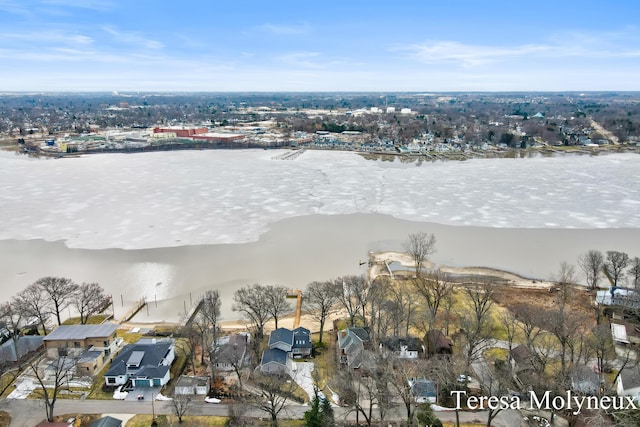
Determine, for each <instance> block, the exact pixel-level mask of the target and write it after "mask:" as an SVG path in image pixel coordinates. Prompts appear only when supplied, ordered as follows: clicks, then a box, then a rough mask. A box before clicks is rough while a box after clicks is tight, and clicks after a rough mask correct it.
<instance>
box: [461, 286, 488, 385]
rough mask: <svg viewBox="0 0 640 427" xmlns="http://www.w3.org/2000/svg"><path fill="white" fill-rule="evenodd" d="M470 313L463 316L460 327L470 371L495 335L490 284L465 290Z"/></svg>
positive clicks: (467, 368)
mask: <svg viewBox="0 0 640 427" xmlns="http://www.w3.org/2000/svg"><path fill="white" fill-rule="evenodd" d="M465 295H466V299H467V304H468V307H469V311H468V312H467V313H464V314H463V315H462V318H461V321H460V326H461V330H462V335H463V336H464V337H465V341H466V342H465V345H466V348H465V356H464V357H465V364H466V370H467V372H468V371H469V369H470V367H471V364H472V363H473V362H475V361H476V360H478V359H479V358H480V357H481V355H482V351H483V350H484V349H485V347H486V345H487V343H488V342H489V341H490V340H491V337H492V335H493V329H494V328H493V324H492V322H491V308H492V306H493V300H492V296H493V287H492V286H491V284H489V283H481V284H476V285H470V286H468V287H467V288H466V289H465Z"/></svg>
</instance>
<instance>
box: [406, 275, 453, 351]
mask: <svg viewBox="0 0 640 427" xmlns="http://www.w3.org/2000/svg"><path fill="white" fill-rule="evenodd" d="M413 286H414V289H415V290H416V291H417V292H418V294H419V295H420V296H421V297H422V299H423V301H424V303H425V308H426V310H427V312H426V315H427V318H426V327H427V330H426V331H425V333H428V332H429V331H430V330H432V329H433V326H434V324H435V322H436V320H437V317H438V310H440V305H441V304H442V302H443V301H444V299H445V298H446V296H447V295H449V294H451V292H452V290H453V284H452V282H451V279H450V278H449V275H448V274H447V273H444V272H443V271H441V270H433V271H430V272H429V273H428V274H426V275H423V276H418V277H416V278H415V279H414V280H413ZM430 350H431V349H429V351H430Z"/></svg>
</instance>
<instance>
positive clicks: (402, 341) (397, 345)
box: [382, 337, 421, 351]
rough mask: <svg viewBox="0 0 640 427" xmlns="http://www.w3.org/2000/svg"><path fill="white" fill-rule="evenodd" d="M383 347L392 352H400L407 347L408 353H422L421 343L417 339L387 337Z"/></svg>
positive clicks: (383, 341)
mask: <svg viewBox="0 0 640 427" xmlns="http://www.w3.org/2000/svg"><path fill="white" fill-rule="evenodd" d="M382 345H383V346H384V347H385V348H387V349H388V350H390V351H400V350H401V348H402V346H405V345H406V346H407V350H408V351H420V350H421V347H420V342H419V341H418V338H416V337H385V338H383V339H382Z"/></svg>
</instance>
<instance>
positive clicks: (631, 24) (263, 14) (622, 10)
mask: <svg viewBox="0 0 640 427" xmlns="http://www.w3.org/2000/svg"><path fill="white" fill-rule="evenodd" d="M0 64H2V65H0V90H1V91H93V90H96V91H105V90H106V91H116V90H117V91H131V90H140V91H517V90H550V91H569V90H575V91H588V90H640V2H638V1H635V0H624V1H621V0H609V1H589V0H583V1H573V0H556V1H546V0H539V1H530V2H522V1H455V0H449V1H429V0H422V1H398V0H396V1H384V2H383V1H358V0H352V1H347V0H342V1H301V0H298V1H275V0H274V1H264V0H263V1H242V0H236V1H211V0H210V1H196V0H182V1H178V0H171V1H163V0H155V1H153V0H126V1H124V0H103V1H102V0H0Z"/></svg>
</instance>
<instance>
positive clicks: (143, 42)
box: [102, 25, 164, 49]
mask: <svg viewBox="0 0 640 427" xmlns="http://www.w3.org/2000/svg"><path fill="white" fill-rule="evenodd" d="M102 30H103V31H104V32H106V33H107V34H109V35H111V36H112V37H113V39H114V40H115V41H117V42H120V43H124V44H128V45H132V46H135V47H142V48H144V49H162V48H163V47H164V43H162V42H159V41H157V40H152V39H149V38H146V37H144V36H143V35H141V34H140V33H139V32H136V31H122V30H119V29H117V28H116V27H113V26H110V25H105V26H103V27H102Z"/></svg>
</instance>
